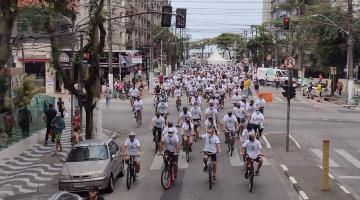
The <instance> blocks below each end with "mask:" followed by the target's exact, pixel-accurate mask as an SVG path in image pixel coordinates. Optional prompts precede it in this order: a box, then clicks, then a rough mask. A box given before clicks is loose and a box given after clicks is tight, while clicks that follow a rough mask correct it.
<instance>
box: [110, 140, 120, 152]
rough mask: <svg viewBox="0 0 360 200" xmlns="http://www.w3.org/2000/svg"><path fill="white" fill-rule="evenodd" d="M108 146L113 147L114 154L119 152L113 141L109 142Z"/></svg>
mask: <svg viewBox="0 0 360 200" xmlns="http://www.w3.org/2000/svg"><path fill="white" fill-rule="evenodd" d="M110 144H111V146H112V147H113V149H114V151H115V153H117V152H118V151H119V147H118V145H117V144H116V142H115V141H111V142H110Z"/></svg>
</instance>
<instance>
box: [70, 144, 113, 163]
mask: <svg viewBox="0 0 360 200" xmlns="http://www.w3.org/2000/svg"><path fill="white" fill-rule="evenodd" d="M108 158H109V155H108V151H107V148H106V146H105V145H90V146H79V147H74V148H73V149H72V150H71V152H70V154H69V157H68V159H67V160H66V161H67V162H81V161H90V160H106V159H108Z"/></svg>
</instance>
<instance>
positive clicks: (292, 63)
mask: <svg viewBox="0 0 360 200" xmlns="http://www.w3.org/2000/svg"><path fill="white" fill-rule="evenodd" d="M285 66H286V67H287V68H293V67H294V66H295V58H293V57H288V58H286V60H285Z"/></svg>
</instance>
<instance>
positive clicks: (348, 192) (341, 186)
mask: <svg viewBox="0 0 360 200" xmlns="http://www.w3.org/2000/svg"><path fill="white" fill-rule="evenodd" d="M339 187H340V188H341V189H342V190H343V191H344V192H345V193H346V194H351V192H350V191H349V190H348V189H346V187H344V186H343V185H339Z"/></svg>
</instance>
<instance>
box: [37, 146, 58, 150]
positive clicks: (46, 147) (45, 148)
mask: <svg viewBox="0 0 360 200" xmlns="http://www.w3.org/2000/svg"><path fill="white" fill-rule="evenodd" d="M37 147H39V148H40V149H44V150H48V149H53V148H54V147H52V146H43V145H37Z"/></svg>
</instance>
